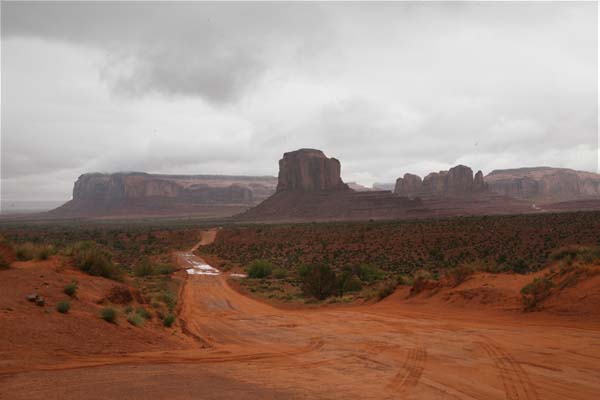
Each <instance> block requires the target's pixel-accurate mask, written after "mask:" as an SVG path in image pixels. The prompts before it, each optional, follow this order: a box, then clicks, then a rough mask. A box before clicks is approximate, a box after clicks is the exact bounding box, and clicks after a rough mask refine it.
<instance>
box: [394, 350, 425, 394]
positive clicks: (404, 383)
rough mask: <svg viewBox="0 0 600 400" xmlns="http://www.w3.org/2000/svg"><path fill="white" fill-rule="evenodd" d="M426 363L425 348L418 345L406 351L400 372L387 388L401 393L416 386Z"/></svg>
mask: <svg viewBox="0 0 600 400" xmlns="http://www.w3.org/2000/svg"><path fill="white" fill-rule="evenodd" d="M426 361H427V350H426V349H425V346H423V345H422V344H419V345H418V346H417V347H413V348H411V349H409V350H408V354H407V355H406V358H405V359H404V363H403V364H402V367H401V370H400V372H398V373H397V374H396V376H395V377H394V378H393V379H392V381H391V382H390V383H389V384H388V388H390V389H395V390H396V391H399V392H403V391H405V390H407V389H408V388H411V387H414V386H417V384H418V383H419V380H420V379H421V375H423V370H424V369H425V362H426Z"/></svg>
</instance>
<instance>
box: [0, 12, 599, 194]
mask: <svg viewBox="0 0 600 400" xmlns="http://www.w3.org/2000/svg"><path fill="white" fill-rule="evenodd" d="M1 7H2V8H1V13H2V15H1V22H2V26H1V51H2V54H1V67H2V69H1V78H2V79H1V84H2V86H1V95H2V96H1V113H2V120H1V134H2V137H1V156H2V157H1V168H2V169H1V175H2V192H1V197H2V200H3V201H14V200H63V199H64V200H67V199H69V198H70V197H71V193H72V187H73V183H74V181H75V180H76V179H77V177H78V176H79V175H81V174H82V173H86V172H116V171H145V172H152V173H178V174H179V173H181V174H184V173H189V174H237V175H275V176H276V175H277V168H278V164H277V162H278V160H279V159H280V158H281V157H282V155H283V153H284V152H286V151H292V150H296V149H298V148H305V147H309V148H318V149H321V150H323V151H324V152H325V153H326V154H327V155H328V156H329V157H336V158H337V159H339V160H340V162H341V164H342V178H343V179H344V180H345V181H346V182H352V181H354V182H358V183H361V184H364V185H367V186H370V185H371V184H372V183H374V182H393V181H395V180H396V178H397V177H399V176H402V175H403V174H404V173H407V172H411V173H416V174H419V175H421V176H424V175H426V174H427V173H429V172H431V171H438V170H443V169H448V168H449V167H451V166H454V165H457V164H465V165H468V166H470V167H471V168H473V170H474V171H477V170H479V169H481V170H483V172H484V173H485V174H487V173H489V172H491V171H492V170H494V169H501V168H515V167H524V166H540V165H548V166H555V167H568V168H574V169H580V170H587V171H596V170H597V169H598V129H597V124H598V61H597V60H598V29H597V25H598V24H597V20H598V12H597V5H596V3H595V2H499V3H492V2H482V3H480V2H465V3H458V2H451V3H448V2H447V3H430V2H426V3H410V2H397V3H370V4H367V3H287V4H286V3H251V2H245V3H232V2H229V3H219V4H216V3H197V2H182V3H175V2H171V3H159V2H133V3H115V2H98V3H94V2H82V3H77V2H65V3H52V2H44V3H34V2H31V3H29V2H18V3H17V2H8V1H3V2H2V3H1Z"/></svg>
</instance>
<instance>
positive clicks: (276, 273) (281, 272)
mask: <svg viewBox="0 0 600 400" xmlns="http://www.w3.org/2000/svg"><path fill="white" fill-rule="evenodd" d="M272 275H273V278H275V279H285V278H286V277H287V275H288V274H287V271H286V270H285V269H283V268H279V267H278V268H275V269H274V270H273V273H272Z"/></svg>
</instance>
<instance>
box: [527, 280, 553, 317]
mask: <svg viewBox="0 0 600 400" xmlns="http://www.w3.org/2000/svg"><path fill="white" fill-rule="evenodd" d="M553 286H554V284H553V283H552V281H551V280H550V279H548V278H546V277H542V278H535V279H534V280H533V281H532V282H530V283H528V284H527V285H525V286H523V288H522V289H521V296H522V300H523V305H524V306H525V309H526V310H532V309H534V308H536V307H537V306H538V304H539V303H540V301H542V300H544V299H545V298H547V297H548V296H549V295H550V290H551V289H552V287H553Z"/></svg>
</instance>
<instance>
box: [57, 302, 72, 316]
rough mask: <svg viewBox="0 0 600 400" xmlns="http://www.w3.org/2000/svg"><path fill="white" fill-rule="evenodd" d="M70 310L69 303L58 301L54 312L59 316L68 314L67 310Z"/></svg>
mask: <svg viewBox="0 0 600 400" xmlns="http://www.w3.org/2000/svg"><path fill="white" fill-rule="evenodd" d="M70 309H71V303H69V302H68V301H66V300H64V301H59V302H58V303H57V304H56V311H58V312H59V313H61V314H66V313H68V312H69V310H70Z"/></svg>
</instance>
